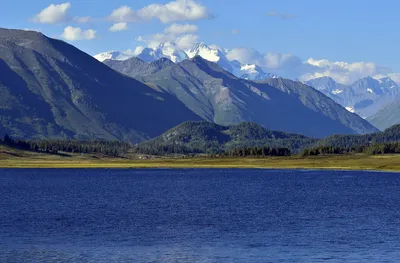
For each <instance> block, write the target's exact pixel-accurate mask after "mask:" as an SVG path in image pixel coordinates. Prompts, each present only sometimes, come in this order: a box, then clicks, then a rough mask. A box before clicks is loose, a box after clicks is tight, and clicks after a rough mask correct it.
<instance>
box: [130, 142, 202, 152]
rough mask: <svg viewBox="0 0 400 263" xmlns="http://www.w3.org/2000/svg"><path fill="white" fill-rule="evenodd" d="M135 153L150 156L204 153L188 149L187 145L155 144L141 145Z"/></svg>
mask: <svg viewBox="0 0 400 263" xmlns="http://www.w3.org/2000/svg"><path fill="white" fill-rule="evenodd" d="M133 151H134V152H135V153H138V154H148V155H171V154H180V155H187V154H199V153H203V151H202V150H201V149H197V148H192V147H188V146H185V145H179V144H171V145H158V144H155V143H144V144H139V145H137V146H136V147H135V148H133Z"/></svg>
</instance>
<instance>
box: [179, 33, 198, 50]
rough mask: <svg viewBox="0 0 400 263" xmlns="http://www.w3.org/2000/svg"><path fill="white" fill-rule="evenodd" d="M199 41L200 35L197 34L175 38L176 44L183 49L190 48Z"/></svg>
mask: <svg viewBox="0 0 400 263" xmlns="http://www.w3.org/2000/svg"><path fill="white" fill-rule="evenodd" d="M198 42H199V36H197V35H191V34H189V35H183V36H180V37H178V38H177V39H176V40H175V45H176V46H177V47H178V48H179V49H182V50H185V49H189V48H191V47H193V46H194V44H196V43H198Z"/></svg>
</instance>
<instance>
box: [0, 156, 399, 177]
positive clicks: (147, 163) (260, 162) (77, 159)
mask: <svg viewBox="0 0 400 263" xmlns="http://www.w3.org/2000/svg"><path fill="white" fill-rule="evenodd" d="M2 157H3V158H0V168H4V169H13V168H14V169H270V170H274V169H276V170H283V169H286V170H328V171H329V170H331V171H370V172H374V171H380V172H395V173H396V172H400V155H381V156H378V155H373V156H372V155H354V156H318V157H306V158H301V157H268V158H259V159H257V158H201V157H195V158H181V159H178V158H157V159H150V160H138V159H130V158H99V157H96V156H91V155H75V156H70V157H61V156H54V155H50V156H45V155H35V154H29V155H27V156H18V157H16V156H14V155H7V156H2Z"/></svg>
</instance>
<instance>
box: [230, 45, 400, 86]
mask: <svg viewBox="0 0 400 263" xmlns="http://www.w3.org/2000/svg"><path fill="white" fill-rule="evenodd" d="M227 57H228V59H229V60H238V61H240V62H242V63H245V64H257V65H259V66H260V67H262V68H263V69H264V70H265V71H267V72H271V73H275V74H278V75H280V76H283V77H287V78H291V79H299V80H302V81H306V80H310V79H313V78H319V77H324V76H329V77H332V78H333V79H335V80H336V81H338V82H340V83H343V84H350V83H352V82H354V81H356V80H358V79H360V78H363V77H366V76H371V77H376V76H381V77H390V78H392V79H393V80H394V81H396V82H399V81H400V74H396V73H393V72H392V70H391V69H389V68H387V67H382V66H379V65H377V64H376V63H373V62H354V63H349V62H343V61H329V60H326V59H321V60H317V59H313V58H310V59H308V60H306V61H303V60H302V59H300V58H299V57H297V56H294V55H292V54H280V53H272V52H268V53H266V54H262V53H260V52H258V51H256V50H254V49H249V48H234V49H231V50H228V52H227Z"/></svg>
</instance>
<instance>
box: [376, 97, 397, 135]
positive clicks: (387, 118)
mask: <svg viewBox="0 0 400 263" xmlns="http://www.w3.org/2000/svg"><path fill="white" fill-rule="evenodd" d="M368 121H370V122H371V123H372V124H373V125H375V126H376V127H378V128H379V129H381V130H384V129H386V128H388V127H390V126H392V125H396V124H400V99H399V100H397V101H395V102H393V103H390V104H389V105H387V106H386V107H384V108H383V109H381V110H380V111H378V113H376V114H375V115H374V116H372V117H370V118H368Z"/></svg>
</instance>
